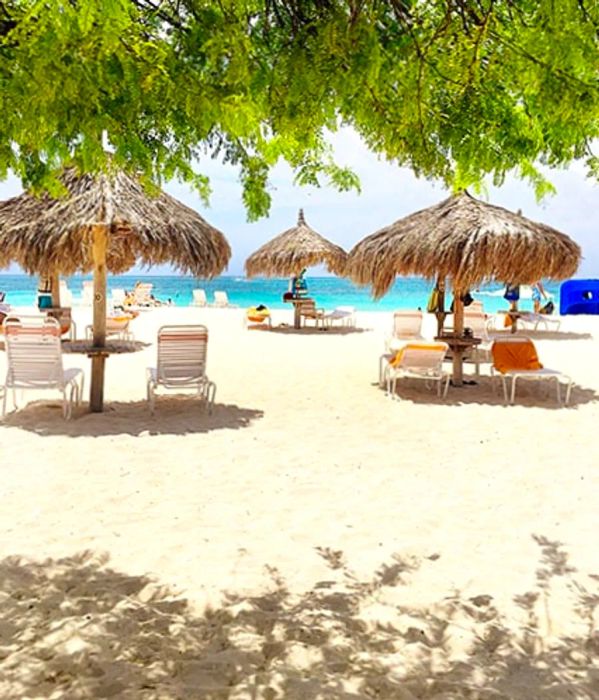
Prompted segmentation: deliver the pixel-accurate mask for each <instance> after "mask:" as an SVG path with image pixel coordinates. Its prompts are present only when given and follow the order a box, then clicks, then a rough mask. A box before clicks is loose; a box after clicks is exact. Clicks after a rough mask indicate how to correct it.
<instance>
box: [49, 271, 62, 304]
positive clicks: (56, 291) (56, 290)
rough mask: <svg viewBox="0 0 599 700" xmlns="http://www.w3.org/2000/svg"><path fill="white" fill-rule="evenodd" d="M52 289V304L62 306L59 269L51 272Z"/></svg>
mask: <svg viewBox="0 0 599 700" xmlns="http://www.w3.org/2000/svg"><path fill="white" fill-rule="evenodd" d="M50 285H51V286H50V289H51V290H52V306H53V307H54V308H55V309H57V308H59V307H60V276H59V274H58V271H55V272H51V273H50Z"/></svg>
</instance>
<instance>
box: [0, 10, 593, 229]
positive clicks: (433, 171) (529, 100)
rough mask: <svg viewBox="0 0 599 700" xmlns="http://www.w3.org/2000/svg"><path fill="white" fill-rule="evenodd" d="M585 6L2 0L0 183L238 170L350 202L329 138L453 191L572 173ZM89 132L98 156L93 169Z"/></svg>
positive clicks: (586, 101) (585, 113) (587, 88)
mask: <svg viewBox="0 0 599 700" xmlns="http://www.w3.org/2000/svg"><path fill="white" fill-rule="evenodd" d="M598 31H599V5H598V3H597V2H596V0H476V1H475V0H452V2H447V1H446V0H428V2H417V0H302V2H301V3H298V2H296V1H292V0H221V1H220V2H212V1H209V0H153V2H150V1H149V0H44V1H43V2H41V1H40V0H10V1H9V2H6V3H2V4H1V6H0V177H4V176H6V174H7V172H8V170H9V169H11V170H13V171H14V172H16V173H17V174H18V175H19V176H20V177H21V179H22V180H23V183H24V184H25V185H26V186H32V187H34V188H38V189H50V191H54V192H58V191H59V188H58V184H57V181H56V174H57V172H59V170H60V168H61V167H62V166H63V165H64V163H66V162H72V161H74V162H75V163H76V164H77V166H78V167H80V168H81V169H82V170H85V171H90V172H95V171H99V170H103V169H106V168H109V167H112V165H116V166H117V167H125V168H130V169H134V170H136V171H138V172H141V173H142V175H143V176H144V177H145V178H146V179H147V180H149V181H153V182H156V183H160V182H161V181H162V180H164V179H168V178H173V177H174V178H179V179H181V180H185V181H187V182H190V183H192V184H193V185H194V186H196V187H197V188H198V190H199V191H200V193H201V194H202V196H203V197H204V198H206V197H208V195H209V184H208V182H207V181H206V178H204V177H203V176H202V175H201V174H200V173H201V170H202V163H203V161H204V159H206V158H209V157H218V158H222V159H223V160H224V161H226V162H231V163H233V164H235V165H237V166H238V168H239V173H240V178H241V181H242V183H243V200H244V203H245V206H246V207H247V210H248V215H249V217H250V218H256V217H258V216H262V215H264V214H266V213H267V212H268V209H269V206H270V196H269V194H268V174H269V171H270V169H271V168H272V167H273V166H274V165H275V164H276V163H277V161H279V160H280V159H284V160H286V161H287V162H288V163H289V164H290V165H291V167H292V168H293V170H294V171H295V174H296V181H297V182H298V183H301V184H312V185H318V184H320V183H321V181H323V179H324V180H326V181H329V182H331V183H332V184H333V185H334V186H336V187H338V188H340V189H348V188H355V187H357V186H358V181H357V178H356V176H355V174H353V173H352V172H351V171H349V170H348V169H346V168H343V167H340V166H338V165H336V164H335V163H334V162H333V159H332V155H331V152H330V149H329V148H328V147H327V144H326V134H327V132H328V131H332V130H335V129H336V128H338V126H339V125H340V124H348V125H351V126H353V127H354V128H355V129H356V130H357V131H358V132H359V133H360V134H361V135H362V137H363V138H364V139H365V141H366V143H367V144H368V145H369V147H370V148H372V149H373V150H374V151H376V152H379V153H381V154H383V155H384V156H385V157H387V158H389V159H390V160H393V161H395V162H397V163H398V164H400V165H407V166H409V167H411V168H412V169H413V170H414V171H415V172H416V173H417V174H421V175H423V176H426V177H431V178H440V179H442V180H443V181H445V182H446V183H448V184H450V185H452V186H453V187H455V188H461V187H467V186H475V187H480V186H481V185H482V183H483V180H484V179H485V177H487V176H489V177H490V178H491V180H492V181H493V182H494V183H498V184H500V183H501V182H502V181H503V179H504V177H505V175H506V174H507V173H508V172H514V173H516V174H518V175H519V176H521V177H523V178H524V179H526V180H528V181H530V182H531V183H532V185H533V186H534V187H535V189H536V191H537V194H538V195H540V196H541V195H543V194H544V193H546V192H547V191H550V190H551V186H550V185H549V183H547V181H546V180H545V179H544V177H543V176H542V175H541V174H540V172H539V170H538V165H539V164H545V165H548V166H550V167H556V166H563V165H565V164H567V163H569V162H571V161H572V160H575V159H584V160H585V161H586V162H587V163H588V166H589V173H590V174H591V175H593V176H596V173H597V171H598V168H597V165H596V163H597V158H596V157H595V156H594V154H593V153H592V152H591V143H592V140H593V139H594V138H596V137H597V135H598V132H599V82H598V72H597V69H598V66H599V64H598V53H597V47H598ZM103 133H106V134H107V135H108V139H109V141H110V144H111V146H112V148H113V150H114V157H113V159H112V160H111V161H109V160H108V159H107V156H106V154H105V152H104V148H103V142H102V134H103Z"/></svg>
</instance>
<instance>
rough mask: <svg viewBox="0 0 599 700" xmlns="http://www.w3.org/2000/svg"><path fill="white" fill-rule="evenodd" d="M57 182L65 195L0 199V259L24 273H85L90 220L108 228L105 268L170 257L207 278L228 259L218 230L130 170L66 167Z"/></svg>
mask: <svg viewBox="0 0 599 700" xmlns="http://www.w3.org/2000/svg"><path fill="white" fill-rule="evenodd" d="M61 181H62V183H63V185H64V186H65V188H66V190H67V192H68V194H67V196H65V197H63V198H59V199H54V198H52V197H50V196H49V195H47V194H45V195H42V196H41V197H36V196H34V195H32V194H29V193H24V194H22V195H20V196H18V197H13V198H12V199H8V200H6V201H4V202H0V266H6V265H8V264H9V263H10V262H13V261H14V262H17V263H18V264H19V265H21V267H23V268H24V269H25V270H26V271H28V272H30V273H36V272H37V273H44V272H48V271H52V270H58V271H59V272H61V273H63V274H72V273H74V272H78V271H82V272H88V271H89V270H91V269H92V267H93V261H92V227H93V226H96V225H103V226H105V227H106V230H107V235H108V248H107V266H108V269H109V270H110V271H111V272H115V273H120V272H124V271H125V270H127V269H129V268H130V267H131V266H132V265H133V264H134V263H135V262H136V261H140V262H141V263H143V264H146V265H154V264H160V263H166V262H168V263H172V264H174V265H175V266H176V267H177V268H179V269H180V270H181V271H183V272H191V273H193V274H195V275H196V276H201V277H213V276H214V275H217V274H219V273H220V272H222V270H223V269H224V268H225V267H226V266H227V263H228V261H229V258H230V257H231V249H230V247H229V244H228V243H227V240H226V238H225V237H224V235H223V234H222V233H221V232H220V231H218V230H217V229H216V228H214V227H213V226H211V225H210V224H209V223H208V222H206V221H205V220H204V219H203V218H202V217H201V216H200V215H199V214H198V213H197V212H195V211H194V210H193V209H190V208H189V207H187V206H185V205H184V204H182V203H181V202H179V201H177V200H176V199H174V198H173V197H171V196H169V195H168V194H166V193H164V192H159V193H158V194H157V196H152V195H151V194H148V192H146V190H145V189H144V187H143V186H142V184H141V183H140V182H139V181H138V180H137V179H136V178H134V177H132V176H131V175H128V174H127V173H125V172H123V171H117V172H115V173H110V174H101V175H96V176H92V175H79V174H78V173H77V172H76V171H75V170H74V169H73V168H68V169H66V170H65V172H64V174H63V176H62V177H61Z"/></svg>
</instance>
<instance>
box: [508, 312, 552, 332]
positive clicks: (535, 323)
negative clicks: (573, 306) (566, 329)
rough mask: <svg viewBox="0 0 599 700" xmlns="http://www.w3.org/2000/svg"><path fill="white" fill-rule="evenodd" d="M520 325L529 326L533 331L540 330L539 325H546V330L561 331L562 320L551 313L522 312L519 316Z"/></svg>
mask: <svg viewBox="0 0 599 700" xmlns="http://www.w3.org/2000/svg"><path fill="white" fill-rule="evenodd" d="M518 325H521V326H522V327H523V328H524V329H526V328H528V329H529V330H533V331H537V330H539V326H544V329H545V330H546V331H559V329H560V326H561V320H560V319H559V318H556V317H555V316H550V315H549V314H535V313H533V312H531V313H529V314H522V315H521V316H520V317H519V318H518Z"/></svg>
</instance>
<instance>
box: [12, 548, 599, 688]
mask: <svg viewBox="0 0 599 700" xmlns="http://www.w3.org/2000/svg"><path fill="white" fill-rule="evenodd" d="M535 539H536V540H537V543H538V544H539V546H540V547H541V561H540V565H539V568H538V570H537V572H536V583H535V584H534V586H533V589H532V590H530V591H528V592H526V593H524V594H522V595H514V597H513V600H514V603H515V606H516V608H515V613H516V614H513V615H509V616H506V615H505V614H504V613H502V612H501V611H500V610H499V609H498V608H497V607H496V606H495V604H494V602H493V598H492V597H491V596H490V595H485V594H484V593H482V592H481V594H480V595H476V596H474V597H470V598H465V597H463V596H461V595H460V594H459V593H456V592H454V593H451V594H449V595H448V596H447V597H445V598H443V600H441V601H439V602H438V603H437V604H435V605H433V606H430V607H421V608H414V607H408V606H402V605H398V604H397V602H395V603H392V602H390V599H387V600H386V599H385V596H387V597H388V596H389V594H391V595H392V594H393V592H394V589H400V588H401V586H402V585H404V584H405V583H407V582H408V580H409V577H410V575H411V572H413V571H414V570H415V569H417V568H419V567H434V566H435V560H436V559H438V558H439V556H440V555H433V556H430V557H428V558H426V559H423V560H421V561H417V560H404V559H402V558H401V557H399V556H396V557H395V558H394V559H393V560H392V561H391V562H389V563H387V564H385V565H383V566H381V567H380V568H379V569H378V570H377V571H376V572H375V573H374V574H373V575H372V576H371V578H370V580H366V581H364V580H360V579H359V578H358V577H357V576H356V574H355V573H354V572H353V571H352V570H351V569H350V568H349V566H348V564H347V562H346V561H345V559H344V556H343V553H342V552H339V551H333V550H330V549H327V548H319V549H318V553H319V554H320V556H321V557H322V558H323V559H324V560H325V562H326V563H327V565H328V567H329V576H328V580H326V581H321V582H319V583H317V584H316V585H315V586H314V588H313V589H312V590H309V591H307V592H305V593H303V594H300V595H296V594H292V593H291V592H290V591H289V590H288V588H287V587H286V584H285V581H284V580H283V579H282V578H281V576H280V575H279V574H278V572H277V571H276V569H271V568H269V569H268V574H269V582H268V584H269V585H268V591H267V592H265V593H262V594H258V595H239V594H237V593H235V592H231V593H228V594H227V595H226V597H225V599H224V602H223V604H222V605H220V606H219V607H217V608H213V609H208V610H206V611H205V613H204V614H203V615H197V614H194V613H193V612H192V609H191V606H190V605H189V603H188V602H187V601H186V600H185V599H182V598H180V597H177V596H175V595H173V594H171V592H170V591H169V590H168V589H167V588H166V587H164V586H160V585H158V584H156V583H155V582H154V581H153V580H151V579H150V578H148V577H145V576H135V575H128V574H125V573H122V572H119V571H115V570H113V569H111V568H110V567H108V566H107V564H108V557H107V556H105V557H99V556H96V555H94V554H92V553H90V552H84V553H81V554H78V555H76V556H72V557H68V558H64V559H58V560H52V559H47V560H45V561H43V562H31V561H28V560H26V559H22V558H19V557H9V558H6V559H4V560H2V561H0V590H1V591H2V594H1V596H0V619H1V621H2V622H1V625H0V641H1V644H0V650H1V652H2V653H1V654H0V696H1V697H2V698H3V700H21V698H25V697H36V698H68V699H69V700H79V699H83V698H124V699H126V700H127V699H133V698H140V699H142V698H143V699H144V700H145V699H152V700H153V699H156V700H158V699H162V698H165V699H166V698H168V699H173V700H174V699H175V698H177V699H179V698H180V699H182V700H183V699H185V700H195V699H198V700H199V699H202V700H226V699H230V700H234V699H235V700H238V699H240V698H248V699H251V700H320V699H322V700H369V699H372V698H379V699H381V700H424V699H430V700H565V699H566V698H572V699H575V698H576V699H578V700H583V699H585V700H591V699H593V698H595V699H596V698H597V687H598V686H597V682H598V678H599V675H598V674H599V633H598V632H597V631H596V630H595V627H594V624H593V616H594V615H596V614H597V611H598V607H599V586H597V581H596V580H595V581H593V578H596V577H591V578H590V579H589V578H588V577H585V578H584V579H583V578H582V577H581V576H577V577H576V578H574V570H573V569H572V568H571V567H570V566H569V564H568V559H567V556H566V555H565V553H564V552H563V550H562V549H561V546H560V545H559V543H556V542H551V541H549V540H547V539H544V538H542V537H535ZM581 580H584V582H585V583H584V584H583V583H581ZM564 586H565V587H566V588H567V589H569V590H571V592H572V593H573V595H574V604H573V607H572V621H573V622H574V621H576V622H577V625H574V627H575V628H576V629H577V630H578V631H577V632H576V633H573V634H571V635H569V636H561V637H558V636H556V635H555V634H552V630H551V625H552V620H551V603H552V591H556V590H562V589H563V588H564ZM399 592H400V591H398V590H395V593H396V595H395V598H397V594H398V593H399Z"/></svg>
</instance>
